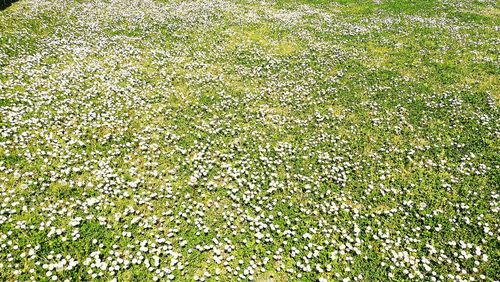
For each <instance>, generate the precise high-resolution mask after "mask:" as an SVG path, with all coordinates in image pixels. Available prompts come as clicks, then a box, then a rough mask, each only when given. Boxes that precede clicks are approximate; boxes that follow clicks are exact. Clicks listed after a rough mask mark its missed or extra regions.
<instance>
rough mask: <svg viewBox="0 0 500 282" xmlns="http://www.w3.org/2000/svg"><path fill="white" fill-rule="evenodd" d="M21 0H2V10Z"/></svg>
mask: <svg viewBox="0 0 500 282" xmlns="http://www.w3.org/2000/svg"><path fill="white" fill-rule="evenodd" d="M17 1H19V0H0V11H2V10H5V9H7V8H9V7H10V5H12V3H14V2H17Z"/></svg>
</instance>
